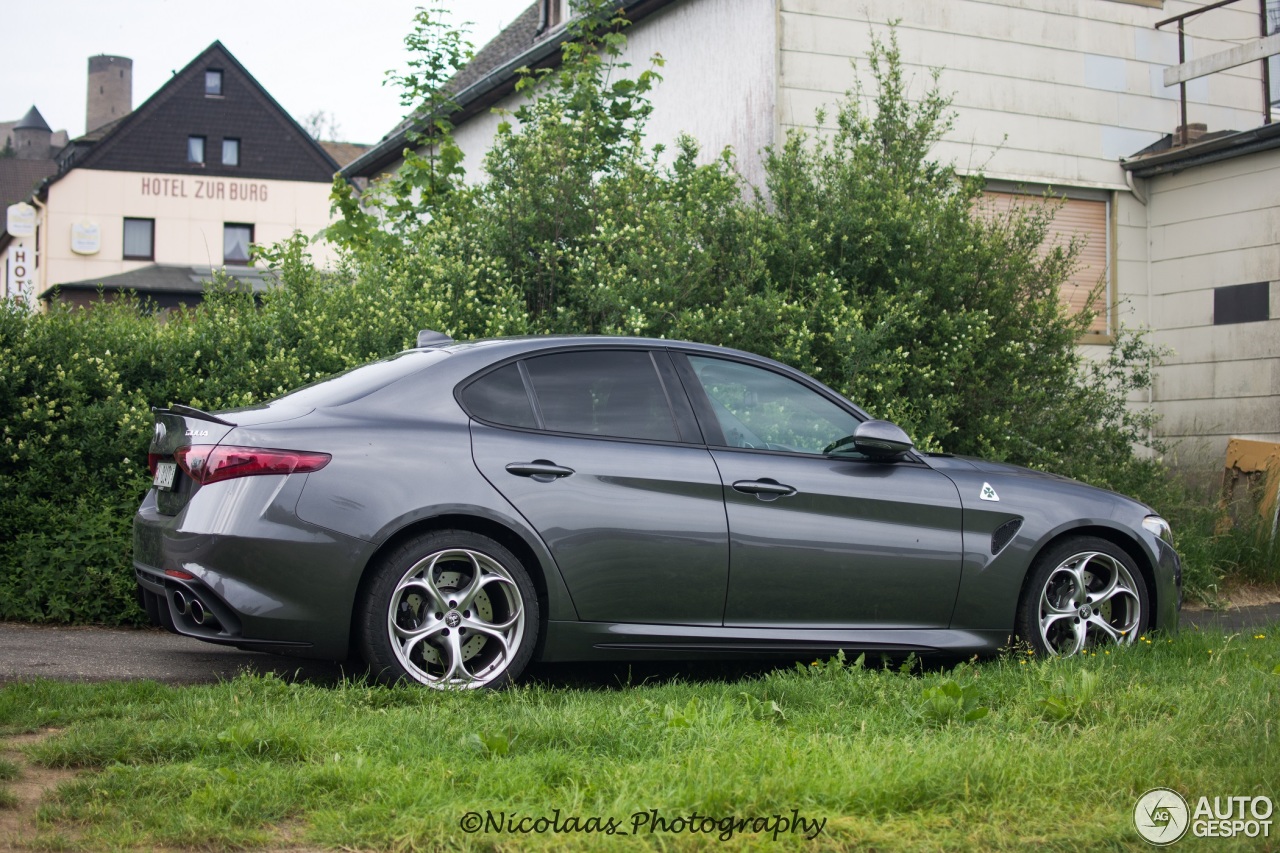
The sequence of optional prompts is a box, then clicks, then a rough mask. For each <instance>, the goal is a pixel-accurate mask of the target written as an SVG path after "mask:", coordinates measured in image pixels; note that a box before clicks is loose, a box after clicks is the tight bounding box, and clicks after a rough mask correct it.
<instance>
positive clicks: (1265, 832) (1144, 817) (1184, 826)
mask: <svg viewBox="0 0 1280 853" xmlns="http://www.w3.org/2000/svg"><path fill="white" fill-rule="evenodd" d="M1273 811H1275V804H1274V803H1273V802H1272V801H1271V798H1270V797H1250V796H1216V797H1207V796H1203V797H1200V798H1199V799H1198V800H1196V803H1195V808H1192V807H1191V806H1190V805H1189V804H1188V802H1187V799H1186V798H1185V797H1183V796H1182V795H1181V794H1179V793H1178V792H1177V791H1174V790H1171V789H1169V788H1152V789H1151V790H1150V791H1147V792H1146V793H1145V794H1143V795H1142V796H1141V797H1140V798H1138V802H1137V804H1135V805H1134V807H1133V825H1134V827H1135V828H1136V829H1137V830H1138V834H1139V835H1141V836H1142V837H1143V838H1144V839H1146V840H1147V841H1149V842H1151V843H1152V844H1154V845H1156V846H1158V847H1163V846H1165V845H1168V844H1172V843H1174V842H1175V841H1178V840H1179V839H1181V838H1182V837H1183V836H1184V835H1186V834H1187V831H1188V830H1190V832H1191V834H1192V835H1194V836H1195V837H1196V838H1239V837H1241V836H1244V837H1246V838H1270V837H1271V814H1272V812H1273Z"/></svg>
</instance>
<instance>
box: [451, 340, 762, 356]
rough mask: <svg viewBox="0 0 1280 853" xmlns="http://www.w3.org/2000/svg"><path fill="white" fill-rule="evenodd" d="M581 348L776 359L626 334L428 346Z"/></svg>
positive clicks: (503, 351) (508, 350)
mask: <svg viewBox="0 0 1280 853" xmlns="http://www.w3.org/2000/svg"><path fill="white" fill-rule="evenodd" d="M581 347H590V348H596V347H601V348H606V347H617V348H620V349H633V348H636V347H645V348H668V347H669V348H673V349H680V350H684V351H687V352H705V353H709V354H716V355H735V356H741V357H743V358H750V359H754V360H763V361H770V362H772V361H773V359H770V358H768V357H767V356H762V355H759V354H757V353H752V352H746V351H744V350H736V349H732V348H730V347H722V346H718V345H716V344H700V343H694V342H692V341H678V340H672V339H670V338H640V337H631V336H627V335H523V336H518V337H508V338H481V339H478V340H473V341H451V342H448V343H440V344H433V345H430V346H429V347H427V349H435V350H440V351H443V352H447V353H457V354H464V353H469V352H476V351H480V350H483V351H484V352H486V353H487V354H488V355H489V356H490V357H492V358H494V359H498V358H506V357H509V356H515V355H520V354H523V353H531V352H537V351H539V350H544V349H576V348H581ZM775 363H776V362H775Z"/></svg>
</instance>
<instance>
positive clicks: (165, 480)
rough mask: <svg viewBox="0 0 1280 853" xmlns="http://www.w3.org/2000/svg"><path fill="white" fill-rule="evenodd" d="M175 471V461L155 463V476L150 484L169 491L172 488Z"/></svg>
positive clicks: (176, 471)
mask: <svg viewBox="0 0 1280 853" xmlns="http://www.w3.org/2000/svg"><path fill="white" fill-rule="evenodd" d="M177 473H178V463H177V462H160V463H158V464H157V465H156V478H155V479H154V480H152V481H151V484H152V485H153V486H155V487H156V488H157V489H164V490H165V491H169V490H171V489H172V488H173V478H174V477H175V476H177Z"/></svg>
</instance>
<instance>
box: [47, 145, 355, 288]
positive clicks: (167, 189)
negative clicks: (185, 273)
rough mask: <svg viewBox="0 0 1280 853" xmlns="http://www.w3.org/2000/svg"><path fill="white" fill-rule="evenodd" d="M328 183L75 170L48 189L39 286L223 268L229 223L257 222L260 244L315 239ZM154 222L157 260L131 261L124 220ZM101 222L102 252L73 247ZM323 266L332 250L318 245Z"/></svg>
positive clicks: (324, 221)
mask: <svg viewBox="0 0 1280 853" xmlns="http://www.w3.org/2000/svg"><path fill="white" fill-rule="evenodd" d="M329 189H330V188H329V185H328V184H324V183H312V182H303V181H268V180H257V179H245V180H238V179H231V178H200V177H194V176H191V175H181V176H180V175H165V174H160V173H154V174H153V173H150V172H110V171H100V170H97V169H73V170H72V171H71V172H69V173H68V174H67V175H65V176H64V177H62V178H61V179H60V180H58V181H57V182H55V183H54V184H53V185H51V186H50V188H49V197H48V200H47V201H46V203H45V204H46V208H47V212H46V214H45V221H44V223H43V225H42V234H41V243H42V251H43V255H42V269H41V279H40V281H39V283H38V285H37V287H38V289H40V290H43V289H47V288H48V287H51V286H53V285H56V284H62V283H64V282H72V281H85V280H89V279H93V278H96V277H105V276H110V275H116V274H118V273H122V272H128V271H130V270H134V269H137V268H139V267H143V266H147V265H148V264H152V263H157V264H191V265H196V266H215V267H218V266H222V257H223V256H222V232H223V225H224V224H225V223H229V222H230V223H240V224H252V225H253V226H254V241H255V242H257V243H274V242H276V241H278V240H283V239H285V238H286V237H288V236H290V235H291V234H292V233H293V232H294V231H295V230H298V231H301V232H302V233H304V234H306V235H308V236H312V235H314V234H316V233H317V232H319V231H320V229H322V228H324V227H325V226H326V225H328V224H329V222H330V216H329ZM126 217H128V218H141V219H154V220H155V236H154V253H155V259H154V260H151V261H126V260H124V258H123V255H124V220H125V218H126ZM77 223H92V224H96V225H97V226H98V228H99V231H100V234H101V248H100V249H99V250H98V251H97V252H96V253H94V254H91V255H80V254H76V253H75V252H73V251H72V250H71V229H72V226H73V225H74V224H77ZM312 256H313V257H314V258H315V259H316V261H317V262H319V263H321V264H324V263H326V262H328V261H329V260H330V259H331V258H332V257H333V253H332V251H331V250H330V249H329V247H328V246H327V245H326V244H323V243H318V244H313V246H312Z"/></svg>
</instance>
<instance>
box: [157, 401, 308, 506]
mask: <svg viewBox="0 0 1280 853" xmlns="http://www.w3.org/2000/svg"><path fill="white" fill-rule="evenodd" d="M153 411H154V413H155V431H154V433H153V434H152V437H151V446H150V448H149V449H148V452H147V464H148V467H149V468H150V469H151V475H152V487H153V488H154V489H155V492H156V508H157V509H159V510H160V512H162V513H164V514H165V515H177V514H178V512H180V511H181V510H182V508H183V507H184V506H186V505H187V502H188V501H190V500H191V496H192V495H193V494H195V492H196V490H197V489H199V488H200V487H199V484H197V483H196V482H195V481H194V480H192V479H191V477H189V476H188V475H187V474H186V473H185V472H184V471H183V469H182V467H181V465H179V464H178V455H179V453H180V452H181V451H182V450H183V449H184V448H188V447H193V446H208V447H215V446H217V445H218V444H220V443H222V441H223V440H224V439H226V437H227V436H228V435H229V434H230V433H231V432H232V431H233V430H235V429H236V427H241V426H256V425H259V424H266V423H274V422H278V421H286V420H292V419H294V418H299V417H302V416H303V415H305V414H307V413H308V412H310V411H311V409H310V408H299V407H289V406H274V405H267V406H257V407H254V408H249V409H236V410H230V411H226V412H219V413H217V414H214V413H212V412H205V411H202V410H200V409H196V408H192V407H191V406H171V407H170V408H167V409H159V408H157V409H154V410H153Z"/></svg>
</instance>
